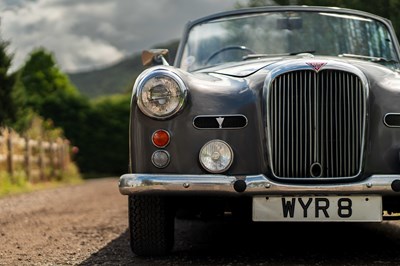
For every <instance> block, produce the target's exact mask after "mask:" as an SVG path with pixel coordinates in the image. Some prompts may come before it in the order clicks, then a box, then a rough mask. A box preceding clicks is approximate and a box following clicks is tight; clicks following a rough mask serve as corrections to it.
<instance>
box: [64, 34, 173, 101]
mask: <svg viewBox="0 0 400 266" xmlns="http://www.w3.org/2000/svg"><path fill="white" fill-rule="evenodd" d="M178 44H179V40H173V41H170V42H168V43H164V44H159V45H156V46H154V47H152V48H155V49H157V48H166V49H168V50H169V56H168V62H170V63H171V64H172V63H173V62H174V60H175V55H176V52H177V50H178ZM144 69H145V67H144V66H143V65H142V60H141V54H134V55H132V56H130V57H127V58H125V59H123V60H121V61H119V62H117V63H116V64H113V65H110V66H108V67H104V68H102V69H95V70H91V71H85V72H78V73H69V74H68V76H69V78H70V80H71V81H72V83H73V84H74V85H75V86H76V87H77V88H78V90H79V91H80V92H81V93H82V94H83V95H86V96H88V97H89V98H96V97H98V96H106V95H111V94H116V93H125V92H128V91H130V90H131V89H132V86H133V84H134V83H135V79H136V77H137V76H138V75H139V74H140V73H141V72H142V71H143V70H144Z"/></svg>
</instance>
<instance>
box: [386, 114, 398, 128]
mask: <svg viewBox="0 0 400 266" xmlns="http://www.w3.org/2000/svg"><path fill="white" fill-rule="evenodd" d="M388 115H399V116H400V113H387V114H385V116H384V117H383V123H384V124H385V126H387V127H393V128H397V127H400V125H399V126H392V125H389V124H388V123H387V122H386V117H387V116H388Z"/></svg>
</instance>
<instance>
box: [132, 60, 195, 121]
mask: <svg viewBox="0 0 400 266" xmlns="http://www.w3.org/2000/svg"><path fill="white" fill-rule="evenodd" d="M159 76H166V77H169V78H171V79H173V80H174V81H175V82H176V83H177V84H178V89H179V91H180V95H181V96H182V98H181V99H180V100H179V104H178V106H177V107H176V108H175V109H174V110H173V111H172V112H170V113H168V114H166V115H162V116H159V115H156V114H154V113H153V112H150V111H149V109H148V108H147V107H146V106H145V105H144V103H143V100H142V93H143V88H144V85H145V84H146V82H147V81H149V80H150V79H152V78H154V77H159ZM135 85H136V84H135ZM136 87H137V89H136V90H135V91H136V102H137V105H138V107H139V109H140V111H141V112H142V113H143V114H145V115H146V116H148V117H150V118H153V119H157V120H166V119H169V118H171V117H173V116H174V115H176V114H177V113H179V112H180V111H181V110H182V109H183V107H184V106H185V104H186V101H187V91H188V89H187V86H186V84H185V82H184V81H183V79H182V78H181V77H180V76H179V75H178V74H176V73H175V72H174V71H171V70H168V69H164V68H157V69H154V70H152V71H151V72H148V73H146V75H144V76H143V77H141V78H140V80H139V82H138V83H137V86H136Z"/></svg>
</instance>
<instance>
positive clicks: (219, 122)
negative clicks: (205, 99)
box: [216, 117, 225, 128]
mask: <svg viewBox="0 0 400 266" xmlns="http://www.w3.org/2000/svg"><path fill="white" fill-rule="evenodd" d="M216 119H217V122H218V125H219V128H222V123H223V122H224V119H225V118H223V117H217V118H216Z"/></svg>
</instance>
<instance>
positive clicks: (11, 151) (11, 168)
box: [7, 129, 14, 182]
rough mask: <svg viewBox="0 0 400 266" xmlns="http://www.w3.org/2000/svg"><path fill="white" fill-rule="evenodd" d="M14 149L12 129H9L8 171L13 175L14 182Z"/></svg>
mask: <svg viewBox="0 0 400 266" xmlns="http://www.w3.org/2000/svg"><path fill="white" fill-rule="evenodd" d="M13 155H14V149H13V140H12V135H11V129H8V134H7V172H8V174H9V175H10V176H11V178H12V179H11V181H12V182H14V179H13V177H14V164H13V161H14V158H13V157H14V156H13Z"/></svg>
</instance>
